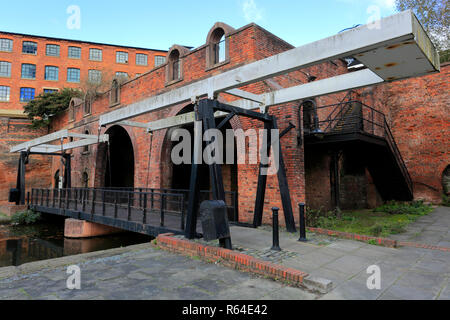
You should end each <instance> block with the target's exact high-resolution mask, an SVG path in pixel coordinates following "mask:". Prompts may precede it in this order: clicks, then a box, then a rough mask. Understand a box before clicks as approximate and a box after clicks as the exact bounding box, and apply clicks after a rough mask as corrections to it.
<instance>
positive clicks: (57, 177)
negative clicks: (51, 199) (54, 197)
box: [53, 170, 62, 189]
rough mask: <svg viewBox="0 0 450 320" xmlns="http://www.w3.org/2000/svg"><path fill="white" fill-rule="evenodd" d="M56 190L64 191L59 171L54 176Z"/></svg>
mask: <svg viewBox="0 0 450 320" xmlns="http://www.w3.org/2000/svg"><path fill="white" fill-rule="evenodd" d="M53 178H54V183H55V184H54V188H55V189H62V177H61V175H60V173H59V170H57V171H56V172H55V175H54V177H53Z"/></svg>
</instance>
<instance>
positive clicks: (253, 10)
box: [242, 0, 264, 22]
mask: <svg viewBox="0 0 450 320" xmlns="http://www.w3.org/2000/svg"><path fill="white" fill-rule="evenodd" d="M242 12H243V14H244V18H245V20H246V21H247V22H257V21H259V20H262V19H263V13H264V11H263V9H261V8H259V7H258V6H257V4H256V2H255V0H244V1H243V3H242Z"/></svg>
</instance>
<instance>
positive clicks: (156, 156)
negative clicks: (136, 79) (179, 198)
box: [151, 104, 242, 188]
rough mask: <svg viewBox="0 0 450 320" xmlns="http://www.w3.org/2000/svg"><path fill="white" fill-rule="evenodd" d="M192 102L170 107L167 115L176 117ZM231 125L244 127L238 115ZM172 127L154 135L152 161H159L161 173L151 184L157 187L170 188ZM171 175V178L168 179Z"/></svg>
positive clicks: (235, 128)
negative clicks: (170, 137)
mask: <svg viewBox="0 0 450 320" xmlns="http://www.w3.org/2000/svg"><path fill="white" fill-rule="evenodd" d="M189 106H190V104H179V105H176V106H174V107H172V108H171V109H170V112H169V113H168V115H167V117H174V116H176V115H178V114H179V113H180V112H181V111H182V110H183V109H185V108H186V107H189ZM230 125H231V128H232V129H233V130H237V129H242V124H241V121H240V119H239V117H238V116H235V117H233V118H232V119H231V120H230ZM169 133H170V129H164V130H160V131H157V132H156V133H155V134H154V136H153V143H152V153H153V154H152V155H151V157H152V160H151V162H152V163H158V171H159V174H158V176H157V177H156V178H155V179H152V182H151V185H152V187H155V188H170V187H171V186H170V185H169V183H168V181H169V180H170V182H171V181H172V180H171V176H172V171H171V166H170V165H168V164H170V163H171V160H170V156H171V148H170V147H169V146H170V145H171V141H170V139H169ZM168 177H169V179H168Z"/></svg>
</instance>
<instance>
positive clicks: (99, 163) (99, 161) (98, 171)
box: [89, 125, 140, 187]
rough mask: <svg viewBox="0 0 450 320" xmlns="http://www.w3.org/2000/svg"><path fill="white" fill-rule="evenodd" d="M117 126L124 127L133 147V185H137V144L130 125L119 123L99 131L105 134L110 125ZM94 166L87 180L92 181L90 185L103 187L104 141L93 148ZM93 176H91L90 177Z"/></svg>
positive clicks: (104, 172) (105, 145) (105, 153)
mask: <svg viewBox="0 0 450 320" xmlns="http://www.w3.org/2000/svg"><path fill="white" fill-rule="evenodd" d="M114 126H117V127H121V128H122V129H124V130H125V131H126V132H127V134H128V136H129V137H130V141H131V146H132V148H133V156H134V185H138V179H137V178H136V177H137V169H138V166H137V162H138V161H139V156H140V155H139V151H140V149H139V146H138V143H137V139H136V134H135V132H134V130H133V129H132V128H130V127H126V126H120V125H111V126H109V127H107V128H102V129H101V131H100V134H107V131H108V130H109V129H111V128H112V127H114ZM93 152H95V153H96V154H95V166H94V170H93V171H94V172H93V174H92V176H91V178H90V179H89V181H93V183H90V184H91V187H104V186H105V185H104V184H105V175H106V168H107V167H106V163H107V144H106V143H99V144H98V145H97V146H96V148H95V150H93ZM92 177H93V178H92Z"/></svg>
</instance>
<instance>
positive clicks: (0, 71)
mask: <svg viewBox="0 0 450 320" xmlns="http://www.w3.org/2000/svg"><path fill="white" fill-rule="evenodd" d="M0 77H11V62H7V61H0Z"/></svg>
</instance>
